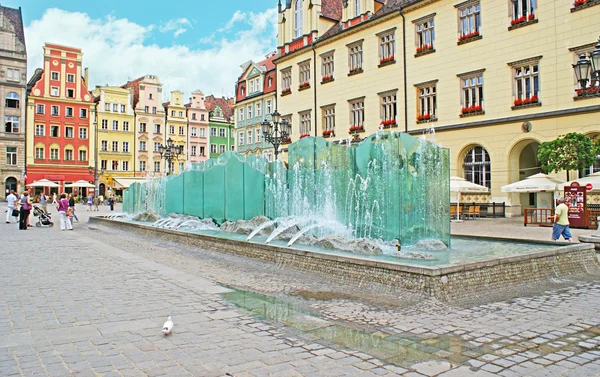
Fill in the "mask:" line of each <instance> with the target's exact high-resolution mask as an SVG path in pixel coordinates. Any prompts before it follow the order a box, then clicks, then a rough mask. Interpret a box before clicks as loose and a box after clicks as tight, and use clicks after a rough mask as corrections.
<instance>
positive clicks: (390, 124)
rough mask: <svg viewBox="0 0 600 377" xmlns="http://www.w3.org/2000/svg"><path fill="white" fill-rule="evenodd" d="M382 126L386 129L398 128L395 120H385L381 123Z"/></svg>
mask: <svg viewBox="0 0 600 377" xmlns="http://www.w3.org/2000/svg"><path fill="white" fill-rule="evenodd" d="M381 125H382V126H383V128H384V129H387V128H396V127H398V123H396V120H395V119H386V120H383V121H382V122H381Z"/></svg>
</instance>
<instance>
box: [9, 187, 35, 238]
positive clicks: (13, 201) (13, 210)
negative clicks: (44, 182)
mask: <svg viewBox="0 0 600 377" xmlns="http://www.w3.org/2000/svg"><path fill="white" fill-rule="evenodd" d="M6 201H7V202H8V209H7V211H6V223H7V224H9V223H10V218H11V217H14V218H15V219H16V220H17V222H18V223H19V230H27V228H28V226H31V225H28V224H29V214H30V213H31V208H32V203H31V198H30V197H29V191H27V190H25V191H23V194H21V197H20V198H18V197H17V193H16V192H15V191H14V190H11V191H10V194H9V195H8V196H7V197H6ZM17 208H18V209H17Z"/></svg>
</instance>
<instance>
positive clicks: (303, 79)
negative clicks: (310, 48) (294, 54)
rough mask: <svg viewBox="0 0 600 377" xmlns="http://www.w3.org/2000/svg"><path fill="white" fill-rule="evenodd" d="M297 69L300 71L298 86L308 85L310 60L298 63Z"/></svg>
mask: <svg viewBox="0 0 600 377" xmlns="http://www.w3.org/2000/svg"><path fill="white" fill-rule="evenodd" d="M298 69H299V71H300V76H299V78H298V80H299V82H300V87H304V86H309V85H310V61H307V62H303V63H300V64H298Z"/></svg>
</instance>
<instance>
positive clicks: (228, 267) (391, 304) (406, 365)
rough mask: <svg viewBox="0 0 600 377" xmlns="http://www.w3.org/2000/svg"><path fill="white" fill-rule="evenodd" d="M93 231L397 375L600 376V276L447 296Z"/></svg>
mask: <svg viewBox="0 0 600 377" xmlns="http://www.w3.org/2000/svg"><path fill="white" fill-rule="evenodd" d="M88 233H89V237H91V238H94V239H97V240H101V241H102V242H104V243H107V244H110V245H114V246H116V247H119V248H121V249H123V250H125V251H128V252H131V253H135V254H138V255H140V256H142V257H144V258H147V259H151V260H154V261H156V262H158V263H161V264H165V265H167V266H170V267H174V268H177V269H180V270H182V271H185V272H188V273H191V274H195V275H198V276H202V277H205V278H208V279H211V280H213V281H215V282H218V283H219V284H222V285H224V286H227V287H230V288H232V289H234V291H233V292H231V293H227V294H224V295H223V298H224V299H225V300H226V301H228V302H230V303H231V304H234V305H235V306H237V307H238V308H240V309H243V310H245V311H247V312H248V313H249V314H251V315H252V316H253V317H255V318H258V319H260V320H262V321H265V322H267V323H270V324H271V325H273V326H275V327H277V328H279V329H280V330H281V331H282V332H285V333H286V337H287V338H286V339H288V340H289V341H290V342H292V343H293V344H294V345H297V346H302V347H305V348H306V347H308V348H309V349H311V352H313V353H314V354H322V356H327V357H328V359H333V360H337V359H342V358H343V359H344V360H345V359H346V358H347V356H348V355H352V357H354V358H356V360H355V362H356V363H364V365H363V366H364V367H365V368H366V369H365V370H371V369H377V368H379V367H381V366H384V365H387V366H389V365H393V366H396V367H397V368H398V369H395V370H394V371H395V372H394V373H395V374H405V375H407V376H435V375H443V376H446V375H447V376H469V375H481V376H489V375H502V376H507V377H508V376H525V375H528V376H529V375H530V376H561V375H563V376H598V375H600V351H599V344H600V310H599V309H600V282H597V281H595V280H596V278H595V277H589V276H588V277H587V278H585V279H587V280H588V281H585V279H583V278H582V279H581V280H571V279H569V280H567V279H560V280H559V279H555V280H549V281H544V282H539V283H535V284H528V285H521V286H513V287H509V288H507V290H506V291H503V292H497V291H495V292H480V293H479V296H477V297H471V298H470V300H468V302H467V301H465V302H450V303H445V302H441V301H438V300H435V299H431V298H427V297H423V296H421V295H418V294H415V293H410V292H403V291H396V292H389V291H388V290H383V289H380V287H377V286H376V285H373V284H369V283H368V282H365V283H364V285H363V286H362V287H361V288H360V289H356V288H355V287H354V286H346V285H344V282H343V281H338V280H332V279H329V278H327V277H325V276H321V275H318V274H315V273H310V272H306V271H299V270H295V269H291V268H288V267H286V266H278V265H274V264H270V263H265V262H260V261H256V260H250V259H246V258H242V257H238V256H234V255H228V254H223V253H216V252H211V251H206V250H200V249H188V248H187V246H183V245H180V244H177V243H172V242H169V241H164V240H150V239H144V238H142V237H141V236H138V235H135V234H132V233H128V232H125V231H121V230H115V229H114V228H110V229H109V228H105V227H102V226H100V225H97V224H94V225H91V226H90V231H89V232H88ZM107 236H110V237H107ZM334 350H338V351H334ZM387 370H389V369H387ZM454 372H455V373H456V374H452V373H454ZM411 373H413V374H411ZM469 373H471V374H469Z"/></svg>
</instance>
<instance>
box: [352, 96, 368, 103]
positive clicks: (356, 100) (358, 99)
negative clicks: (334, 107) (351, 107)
mask: <svg viewBox="0 0 600 377" xmlns="http://www.w3.org/2000/svg"><path fill="white" fill-rule="evenodd" d="M364 100H365V96H362V97H356V98H352V99H349V100H348V102H349V103H352V102H358V101H364Z"/></svg>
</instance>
